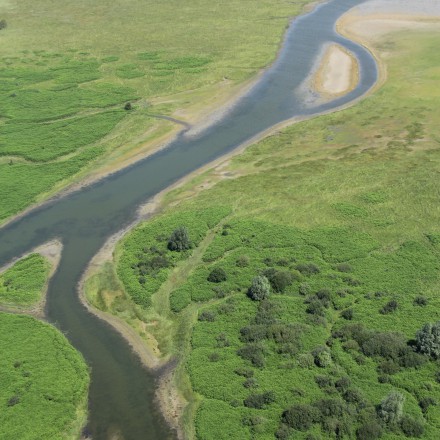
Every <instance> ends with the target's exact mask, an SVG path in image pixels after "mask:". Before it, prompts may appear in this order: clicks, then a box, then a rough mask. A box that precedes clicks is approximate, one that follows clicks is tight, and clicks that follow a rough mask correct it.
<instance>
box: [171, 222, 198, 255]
mask: <svg viewBox="0 0 440 440" xmlns="http://www.w3.org/2000/svg"><path fill="white" fill-rule="evenodd" d="M191 247H192V245H191V240H190V238H189V232H188V229H187V228H186V227H185V226H180V227H178V228H177V229H175V230H174V232H173V233H172V234H171V237H170V238H169V240H168V249H169V250H170V251H176V252H182V251H186V250H188V249H191Z"/></svg>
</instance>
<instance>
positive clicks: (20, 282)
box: [0, 254, 50, 307]
mask: <svg viewBox="0 0 440 440" xmlns="http://www.w3.org/2000/svg"><path fill="white" fill-rule="evenodd" d="M49 272H50V264H49V262H48V261H47V260H46V259H45V258H44V257H42V256H41V255H40V254H31V255H29V256H28V257H26V258H23V259H22V260H19V261H17V263H15V264H14V266H12V267H11V268H9V269H8V270H6V271H5V272H3V273H2V274H1V275H0V306H7V307H8V306H9V307H30V306H33V305H35V304H37V303H38V302H39V301H41V299H42V298H41V297H42V294H43V289H44V287H45V285H46V282H47V278H48V276H49Z"/></svg>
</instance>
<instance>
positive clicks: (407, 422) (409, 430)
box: [400, 415, 425, 437]
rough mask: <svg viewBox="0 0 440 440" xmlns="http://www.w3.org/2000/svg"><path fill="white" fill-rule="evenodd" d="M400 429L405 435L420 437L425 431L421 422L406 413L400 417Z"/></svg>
mask: <svg viewBox="0 0 440 440" xmlns="http://www.w3.org/2000/svg"><path fill="white" fill-rule="evenodd" d="M400 429H401V430H402V431H403V433H404V434H405V435H406V436H407V437H421V436H422V435H423V433H424V431H425V429H424V427H423V425H422V423H421V422H419V421H418V420H415V419H413V418H412V417H410V416H407V415H404V416H403V417H402V420H401V421H400Z"/></svg>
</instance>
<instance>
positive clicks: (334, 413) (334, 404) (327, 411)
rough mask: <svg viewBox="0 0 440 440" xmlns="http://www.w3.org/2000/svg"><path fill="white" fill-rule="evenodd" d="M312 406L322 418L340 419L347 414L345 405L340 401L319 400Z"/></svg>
mask: <svg viewBox="0 0 440 440" xmlns="http://www.w3.org/2000/svg"><path fill="white" fill-rule="evenodd" d="M313 406H314V407H315V408H317V409H318V410H319V412H320V413H321V415H322V416H323V417H342V416H343V415H344V414H345V413H346V412H347V404H346V403H345V402H344V401H343V400H340V399H320V400H318V401H317V402H315V403H314V404H313Z"/></svg>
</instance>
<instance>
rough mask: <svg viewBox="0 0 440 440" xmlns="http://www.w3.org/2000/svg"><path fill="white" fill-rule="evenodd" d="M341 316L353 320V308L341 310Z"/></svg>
mask: <svg viewBox="0 0 440 440" xmlns="http://www.w3.org/2000/svg"><path fill="white" fill-rule="evenodd" d="M341 317H342V318H344V319H346V320H347V321H351V320H352V319H353V309H345V310H343V311H342V312H341Z"/></svg>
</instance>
